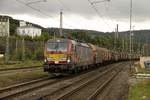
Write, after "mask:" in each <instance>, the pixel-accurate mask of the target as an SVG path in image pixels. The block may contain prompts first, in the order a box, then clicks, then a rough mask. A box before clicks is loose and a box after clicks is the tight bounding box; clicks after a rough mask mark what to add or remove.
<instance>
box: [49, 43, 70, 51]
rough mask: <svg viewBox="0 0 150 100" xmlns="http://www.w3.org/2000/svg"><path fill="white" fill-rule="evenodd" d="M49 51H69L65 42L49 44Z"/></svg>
mask: <svg viewBox="0 0 150 100" xmlns="http://www.w3.org/2000/svg"><path fill="white" fill-rule="evenodd" d="M47 50H48V51H67V43H65V42H49V43H48V45H47Z"/></svg>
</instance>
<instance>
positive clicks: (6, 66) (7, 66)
mask: <svg viewBox="0 0 150 100" xmlns="http://www.w3.org/2000/svg"><path fill="white" fill-rule="evenodd" d="M42 64H43V62H42V61H36V60H34V61H33V60H27V61H24V62H22V61H18V62H12V63H10V64H4V63H3V61H2V60H0V70H1V69H10V68H22V67H32V66H35V67H38V66H42Z"/></svg>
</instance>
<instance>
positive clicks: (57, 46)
mask: <svg viewBox="0 0 150 100" xmlns="http://www.w3.org/2000/svg"><path fill="white" fill-rule="evenodd" d="M44 58H45V59H44V71H46V72H50V73H73V72H78V71H81V70H85V69H88V67H89V66H90V65H92V64H93V62H94V59H93V58H94V55H93V51H92V49H91V47H90V46H89V45H88V44H86V43H80V42H77V41H74V40H70V39H51V40H48V41H47V43H46V45H45V50H44Z"/></svg>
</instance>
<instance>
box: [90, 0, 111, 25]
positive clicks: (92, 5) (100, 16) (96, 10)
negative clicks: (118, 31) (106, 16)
mask: <svg viewBox="0 0 150 100" xmlns="http://www.w3.org/2000/svg"><path fill="white" fill-rule="evenodd" d="M88 2H89V3H90V5H91V7H92V8H93V9H94V10H95V12H96V13H97V15H98V16H99V18H100V19H101V18H103V17H102V15H101V14H100V13H99V11H98V9H97V8H96V7H95V6H94V4H93V3H92V2H91V1H90V0H88ZM103 21H104V23H105V24H106V25H107V26H108V27H109V28H111V27H110V26H109V24H108V23H107V22H106V21H105V20H103Z"/></svg>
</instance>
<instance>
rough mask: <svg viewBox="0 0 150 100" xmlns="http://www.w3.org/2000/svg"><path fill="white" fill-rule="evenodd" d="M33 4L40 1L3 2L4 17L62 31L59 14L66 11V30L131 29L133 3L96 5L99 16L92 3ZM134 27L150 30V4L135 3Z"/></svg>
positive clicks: (118, 0)
mask: <svg viewBox="0 0 150 100" xmlns="http://www.w3.org/2000/svg"><path fill="white" fill-rule="evenodd" d="M33 1H40V0H0V14H4V15H9V16H12V17H13V18H15V19H21V20H25V21H29V22H32V23H36V24H39V25H41V26H43V27H59V12H60V9H62V11H63V22H64V23H63V27H64V28H78V29H89V30H98V31H104V32H107V31H114V30H115V26H116V24H119V31H125V30H129V28H130V27H129V21H130V20H129V15H130V0H111V1H110V2H101V3H96V4H94V5H93V6H94V7H95V8H96V9H97V12H96V11H95V10H94V9H93V8H92V5H90V3H89V2H88V0H46V2H36V3H31V2H33ZM41 1H42V0H41ZM90 1H91V2H94V1H103V0H90ZM29 3H30V4H29ZM25 4H29V5H28V6H27V5H25ZM29 6H30V7H29ZM31 7H32V8H31ZM133 27H134V29H136V30H140V29H150V0H133Z"/></svg>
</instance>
